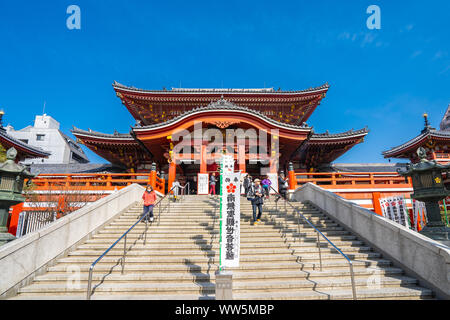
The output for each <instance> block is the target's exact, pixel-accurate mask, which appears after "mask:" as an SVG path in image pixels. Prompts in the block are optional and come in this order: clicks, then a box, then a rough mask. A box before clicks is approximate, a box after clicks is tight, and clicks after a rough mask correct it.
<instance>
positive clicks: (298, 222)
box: [270, 186, 356, 300]
mask: <svg viewBox="0 0 450 320" xmlns="http://www.w3.org/2000/svg"><path fill="white" fill-rule="evenodd" d="M270 188H271V189H272V190H273V191H275V193H276V194H277V195H278V196H280V198H282V199H283V200H284V201H285V204H286V203H287V204H288V205H289V206H291V208H292V209H293V210H294V211H296V212H297V213H298V215H299V218H298V219H297V227H298V234H299V237H300V217H302V218H303V219H304V220H305V221H306V222H307V223H308V224H309V225H310V226H311V227H312V228H313V229H314V230H315V231H316V233H317V246H318V247H319V260H320V271H322V252H321V249H320V246H321V245H320V237H319V235H321V236H322V237H323V238H324V239H325V240H326V241H327V242H328V243H329V244H331V245H332V246H333V248H334V249H336V251H337V252H338V253H340V254H341V255H342V256H343V257H344V258H345V259H346V260H347V262H348V264H349V268H350V279H351V282H352V293H353V300H356V288H355V275H354V273H353V263H352V261H351V260H350V258H349V257H348V256H347V255H346V254H345V253H343V252H342V251H341V250H340V249H339V248H338V247H336V245H335V244H334V243H333V242H332V241H331V240H330V239H328V238H327V237H326V236H325V235H324V234H323V233H322V232H321V231H320V230H319V229H317V228H316V226H314V224H313V223H312V222H311V221H309V219H308V218H306V217H305V216H304V215H303V214H302V213H301V212H300V211H299V210H298V209H297V208H296V207H294V206H293V205H292V204H291V203H290V202H289V201H287V199H286V198H284V197H283V196H282V195H281V194H280V193H279V192H278V191H277V190H275V189H274V188H273V187H272V186H270ZM285 210H286V209H285ZM286 212H287V210H286Z"/></svg>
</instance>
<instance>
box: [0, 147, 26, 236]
mask: <svg viewBox="0 0 450 320" xmlns="http://www.w3.org/2000/svg"><path fill="white" fill-rule="evenodd" d="M16 157H17V150H16V149H14V148H11V149H9V150H8V151H7V152H6V161H5V162H3V163H1V164H0V245H3V244H5V243H7V242H9V241H12V240H14V239H15V237H14V236H13V235H12V234H10V233H8V228H7V222H8V216H9V207H11V206H13V205H16V204H18V203H21V202H24V201H25V197H23V196H22V190H23V185H24V180H25V179H30V178H34V177H35V176H34V175H32V174H31V173H30V172H29V171H28V170H27V169H26V167H24V166H21V165H19V164H17V163H16V162H15V159H16ZM28 181H30V180H28Z"/></svg>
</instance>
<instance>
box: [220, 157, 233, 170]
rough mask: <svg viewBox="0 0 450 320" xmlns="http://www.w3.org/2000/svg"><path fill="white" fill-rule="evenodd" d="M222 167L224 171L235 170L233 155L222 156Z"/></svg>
mask: <svg viewBox="0 0 450 320" xmlns="http://www.w3.org/2000/svg"><path fill="white" fill-rule="evenodd" d="M220 167H221V170H222V173H233V172H234V158H233V156H226V155H224V156H222V159H221V160H220Z"/></svg>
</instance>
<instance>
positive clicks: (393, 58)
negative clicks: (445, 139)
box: [0, 0, 450, 162]
mask: <svg viewBox="0 0 450 320" xmlns="http://www.w3.org/2000/svg"><path fill="white" fill-rule="evenodd" d="M71 4H76V5H78V6H79V7H80V8H81V30H69V29H68V28H67V27H66V19H67V17H68V16H69V15H68V14H66V9H67V7H68V6H69V5H71ZM372 4H375V5H378V6H379V7H380V8H381V30H369V29H368V28H367V26H366V20H367V18H368V17H369V15H368V14H367V13H366V9H367V7H368V6H369V5H372ZM449 18H450V1H448V0H441V1H433V0H430V1H392V0H390V1H375V0H371V1H364V0H358V1H357V0H346V1H344V0H342V1H334V0H333V1H332V0H328V1H306V0H297V1H261V0H259V1H220V2H216V1H170V2H165V1H143V0H142V1H138V0H129V1H113V0H109V1H103V0H101V1H99V0H97V1H92V0H90V1H80V0H72V1H39V2H38V1H20V2H19V1H2V2H1V3H0V39H2V41H1V50H0V108H3V109H4V110H5V112H6V115H5V124H8V123H10V124H12V125H13V126H14V127H15V128H16V129H19V128H22V127H25V126H27V125H29V124H31V123H32V121H33V119H34V116H35V114H40V113H42V107H43V104H44V101H46V110H45V111H46V113H47V114H49V115H51V116H53V117H54V118H56V119H57V120H58V121H59V122H61V125H62V130H63V131H64V132H68V131H69V130H70V129H71V128H72V126H73V125H75V126H76V127H79V128H82V129H87V128H91V129H93V130H96V131H102V132H107V133H112V132H113V131H114V129H117V130H118V131H119V132H128V131H129V129H130V125H133V124H134V120H133V118H132V117H131V115H130V114H129V113H128V111H127V110H126V108H125V107H124V106H123V105H122V104H121V102H120V100H119V99H118V98H117V97H116V96H115V94H114V91H113V89H112V87H111V84H112V82H113V80H117V81H119V82H121V83H123V84H127V85H132V86H135V87H140V88H146V89H161V88H162V87H163V86H164V87H168V88H169V87H178V86H180V84H181V86H182V87H219V88H220V87H235V88H254V87H264V86H265V87H275V88H278V87H281V88H282V89H284V90H289V89H294V90H297V89H306V88H309V87H315V86H319V85H321V84H323V83H325V82H329V84H330V85H331V88H330V90H329V93H328V95H327V97H326V98H325V99H324V100H323V102H322V104H321V105H320V106H319V107H318V108H317V110H316V111H315V113H314V114H313V115H312V116H311V118H310V119H309V121H308V124H309V125H312V126H314V128H315V131H316V132H323V131H325V130H329V131H330V132H342V131H346V130H348V129H351V128H354V129H359V128H363V127H365V126H368V127H369V129H370V133H369V135H368V136H367V138H366V141H365V142H364V143H363V144H360V145H358V146H356V147H355V148H354V149H352V150H351V151H350V152H348V153H347V154H346V155H344V156H343V157H341V158H340V159H338V161H337V162H385V161H387V160H385V159H383V158H382V156H381V152H382V151H383V150H386V149H389V148H390V147H393V146H396V145H398V144H400V143H403V142H405V141H406V140H409V139H410V138H412V137H414V136H416V135H417V134H418V133H419V131H420V130H421V129H422V127H423V119H422V113H423V112H428V113H429V116H430V121H431V123H432V125H434V126H435V127H437V126H438V125H439V122H440V119H441V117H442V116H443V114H444V112H445V109H446V108H447V105H448V104H449V103H450V90H449V85H450V32H449V31H450V30H449V27H448V21H449V20H450V19H449ZM87 153H88V155H89V157H90V159H91V160H92V161H93V162H103V160H102V159H101V158H99V157H97V156H95V155H94V154H93V153H92V152H87Z"/></svg>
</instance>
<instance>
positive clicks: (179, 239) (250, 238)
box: [85, 233, 356, 245]
mask: <svg viewBox="0 0 450 320" xmlns="http://www.w3.org/2000/svg"><path fill="white" fill-rule="evenodd" d="M137 238H138V237H129V238H128V237H127V239H137ZM117 239H118V237H115V236H111V237H95V236H94V237H93V238H92V239H89V240H87V241H86V242H85V244H109V245H111V244H112V243H114V242H115V241H116V240H117ZM328 239H329V240H330V241H332V242H333V243H339V242H342V241H349V240H356V237H355V236H352V235H349V236H338V237H335V236H331V237H329V238H328ZM322 240H323V239H322ZM147 241H149V243H155V244H158V243H166V244H173V243H186V242H189V241H192V242H195V243H205V244H210V243H211V242H217V241H219V238H218V237H214V238H213V237H211V236H208V237H205V236H202V235H200V236H199V235H197V236H190V237H186V236H185V235H177V234H174V235H172V236H171V237H167V236H166V237H164V236H162V235H160V234H158V235H155V234H153V233H149V234H147ZM248 242H257V243H260V242H278V243H280V244H281V243H282V242H283V243H290V242H314V243H316V242H317V237H316V236H315V235H312V236H310V237H302V238H298V237H292V236H290V235H288V236H281V235H280V234H279V233H274V234H270V235H268V234H264V236H261V235H258V234H257V235H256V236H255V235H254V234H252V233H245V234H241V243H248ZM321 242H325V240H323V241H321Z"/></svg>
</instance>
